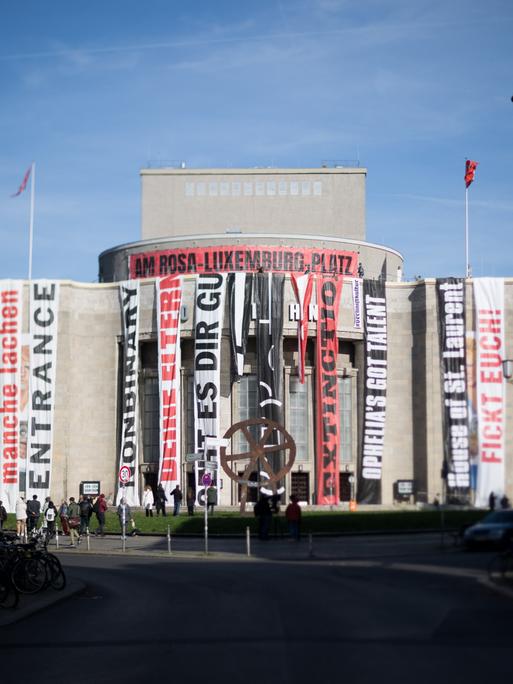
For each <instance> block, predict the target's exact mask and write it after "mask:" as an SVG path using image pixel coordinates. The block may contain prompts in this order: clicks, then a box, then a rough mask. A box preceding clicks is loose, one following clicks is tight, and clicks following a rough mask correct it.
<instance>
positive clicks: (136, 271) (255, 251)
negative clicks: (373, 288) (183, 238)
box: [128, 245, 358, 278]
mask: <svg viewBox="0 0 513 684" xmlns="http://www.w3.org/2000/svg"><path fill="white" fill-rule="evenodd" d="M128 259H129V261H128V265H129V269H128V270H129V273H130V278H159V277H162V276H165V275H172V274H175V273H178V274H182V273H219V272H223V273H228V272H230V271H233V272H235V271H250V272H251V271H253V272H257V271H258V270H259V269H261V268H262V269H263V270H264V271H266V272H269V271H271V272H274V273H304V272H305V271H306V270H307V269H308V270H309V271H311V272H312V273H330V274H333V275H343V276H355V275H356V273H357V270H358V255H357V254H356V252H347V251H342V250H338V249H315V248H312V247H305V248H299V249H298V248H293V247H280V246H277V245H272V246H270V247H268V246H265V247H264V246H259V247H254V246H247V245H237V246H236V247H234V246H233V245H223V246H220V245H218V246H216V247H191V248H188V249H181V248H179V249H166V250H161V251H155V252H143V253H140V254H131V255H130V256H129V257H128Z"/></svg>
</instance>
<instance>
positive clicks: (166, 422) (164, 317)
mask: <svg viewBox="0 0 513 684" xmlns="http://www.w3.org/2000/svg"><path fill="white" fill-rule="evenodd" d="M155 287H156V297H157V331H158V348H159V395H160V461H159V482H160V483H162V486H163V488H164V492H165V494H166V497H167V499H168V500H169V499H170V494H171V492H172V490H173V489H174V488H175V486H176V485H177V484H178V485H179V484H181V482H180V444H181V439H180V434H181V433H180V427H181V425H180V407H181V401H180V395H181V392H180V389H181V377H180V370H181V354H180V307H181V302H182V279H181V277H180V276H177V277H175V276H170V277H168V278H162V279H160V280H157V281H156V282H155Z"/></svg>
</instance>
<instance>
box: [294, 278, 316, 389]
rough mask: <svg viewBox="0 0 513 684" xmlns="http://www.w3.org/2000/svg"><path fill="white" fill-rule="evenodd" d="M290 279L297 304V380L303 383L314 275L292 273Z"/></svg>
mask: <svg viewBox="0 0 513 684" xmlns="http://www.w3.org/2000/svg"><path fill="white" fill-rule="evenodd" d="M291 280H292V287H293V289H294V294H295V295H296V299H297V302H298V304H299V318H298V324H297V351H298V367H299V382H300V383H301V384H302V385H303V384H304V382H305V362H306V344H307V342H308V311H309V308H310V301H311V299H312V289H313V283H314V276H313V275H312V274H311V273H305V274H304V275H302V276H295V275H294V274H293V275H292V276H291Z"/></svg>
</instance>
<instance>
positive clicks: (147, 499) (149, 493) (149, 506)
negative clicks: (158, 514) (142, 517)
mask: <svg viewBox="0 0 513 684" xmlns="http://www.w3.org/2000/svg"><path fill="white" fill-rule="evenodd" d="M153 504H154V498H153V490H152V488H151V487H150V485H146V487H145V488H144V493H143V507H144V511H145V513H146V517H147V518H153Z"/></svg>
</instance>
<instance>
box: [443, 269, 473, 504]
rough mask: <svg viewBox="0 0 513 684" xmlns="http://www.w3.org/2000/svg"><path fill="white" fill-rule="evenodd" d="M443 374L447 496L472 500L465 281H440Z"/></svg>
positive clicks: (455, 279) (447, 279) (454, 279)
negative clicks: (470, 498)
mask: <svg viewBox="0 0 513 684" xmlns="http://www.w3.org/2000/svg"><path fill="white" fill-rule="evenodd" d="M436 293H437V301H438V318H439V332H440V334H439V340H440V365H441V373H442V399H443V435H444V465H443V472H444V473H446V475H447V477H446V482H447V494H448V496H449V497H457V498H458V500H461V501H462V502H463V501H468V499H469V497H470V458H469V424H468V396H467V369H466V337H465V327H466V326H465V280H464V279H463V278H437V281H436Z"/></svg>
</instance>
